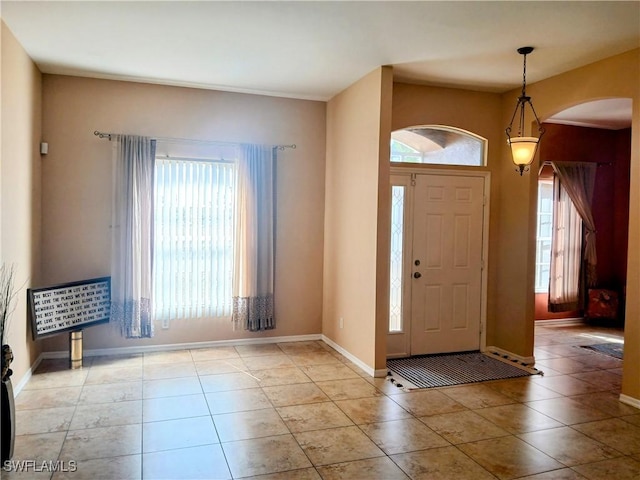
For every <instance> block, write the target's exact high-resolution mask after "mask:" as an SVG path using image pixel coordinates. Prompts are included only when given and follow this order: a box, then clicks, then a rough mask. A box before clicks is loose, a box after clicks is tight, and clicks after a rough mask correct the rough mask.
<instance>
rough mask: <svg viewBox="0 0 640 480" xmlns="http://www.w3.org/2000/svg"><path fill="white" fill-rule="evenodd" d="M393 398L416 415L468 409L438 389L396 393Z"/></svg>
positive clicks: (422, 415)
mask: <svg viewBox="0 0 640 480" xmlns="http://www.w3.org/2000/svg"><path fill="white" fill-rule="evenodd" d="M393 400H394V401H395V402H397V403H398V404H400V406H401V407H403V408H404V409H405V410H407V411H409V412H410V413H411V414H413V415H415V416H416V417H424V416H427V415H439V414H442V413H451V412H460V411H462V410H466V407H465V406H464V405H462V404H461V403H458V402H456V401H455V400H453V399H452V398H451V397H448V396H446V395H445V394H444V393H442V392H440V391H438V390H415V391H413V392H409V393H403V394H399V395H394V396H393Z"/></svg>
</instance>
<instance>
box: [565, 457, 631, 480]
mask: <svg viewBox="0 0 640 480" xmlns="http://www.w3.org/2000/svg"><path fill="white" fill-rule="evenodd" d="M573 469H574V470H576V471H577V472H578V473H580V474H581V475H584V477H586V478H588V479H589V480H605V479H606V480H609V479H610V480H614V479H615V480H638V478H640V461H638V460H634V459H633V458H630V457H620V458H614V459H611V460H603V461H601V462H595V463H589V464H586V465H577V466H575V467H573ZM554 480H555V479H554Z"/></svg>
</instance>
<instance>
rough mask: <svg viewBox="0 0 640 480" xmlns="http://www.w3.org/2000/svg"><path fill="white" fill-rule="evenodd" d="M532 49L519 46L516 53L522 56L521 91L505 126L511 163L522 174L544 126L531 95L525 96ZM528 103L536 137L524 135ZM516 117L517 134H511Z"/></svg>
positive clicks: (529, 161) (531, 159)
mask: <svg viewBox="0 0 640 480" xmlns="http://www.w3.org/2000/svg"><path fill="white" fill-rule="evenodd" d="M532 51H533V47H521V48H519V49H518V53H519V54H521V55H523V56H524V67H523V71H522V93H521V94H520V96H519V97H518V103H516V109H515V110H514V112H513V116H512V117H511V122H510V123H509V126H508V127H507V128H506V130H505V131H506V133H507V143H508V144H509V147H510V148H511V159H512V160H513V163H514V164H515V165H516V166H517V167H518V168H517V169H516V171H517V172H519V173H520V175H522V173H523V172H524V171H526V170H528V169H529V168H528V167H529V165H531V163H532V162H533V159H534V158H535V156H536V151H537V150H538V144H539V143H540V139H541V138H542V135H543V134H544V128H542V125H540V120H539V119H538V116H537V115H536V111H535V109H534V108H533V104H532V103H531V97H528V96H527V92H526V87H527V55H528V54H529V53H531V52H532ZM526 105H529V107H530V108H531V111H532V112H533V117H534V118H535V120H536V124H537V126H538V134H539V135H538V137H525V136H523V133H524V123H525V107H526ZM516 116H517V117H518V135H517V136H512V129H513V122H514V121H515V119H516Z"/></svg>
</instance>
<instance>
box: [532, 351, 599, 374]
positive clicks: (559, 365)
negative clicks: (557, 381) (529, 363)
mask: <svg viewBox="0 0 640 480" xmlns="http://www.w3.org/2000/svg"><path fill="white" fill-rule="evenodd" d="M584 357H585V355H579V356H575V357H561V358H548V359H546V360H538V359H536V367H537V368H538V369H540V370H542V371H545V369H547V368H550V369H552V370H555V371H556V372H560V373H562V374H565V375H567V374H570V373H579V372H585V371H588V370H595V369H596V368H597V367H594V366H591V365H589V364H588V363H587V362H585V361H584V360H583V358H584Z"/></svg>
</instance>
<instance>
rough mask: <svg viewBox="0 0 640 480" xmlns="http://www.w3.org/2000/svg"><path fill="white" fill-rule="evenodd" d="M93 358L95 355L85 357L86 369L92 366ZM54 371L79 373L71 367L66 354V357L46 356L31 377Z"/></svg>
mask: <svg viewBox="0 0 640 480" xmlns="http://www.w3.org/2000/svg"><path fill="white" fill-rule="evenodd" d="M92 360H93V357H88V358H84V359H83V367H84V368H85V369H86V368H88V367H90V366H91V362H92ZM81 371H82V370H80V372H81ZM52 372H69V373H77V372H78V370H71V369H70V361H69V357H66V356H65V358H45V359H43V360H42V361H41V362H40V363H39V364H38V366H37V367H36V369H35V371H34V374H33V376H32V377H31V378H34V377H36V376H39V375H42V374H43V373H52Z"/></svg>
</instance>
